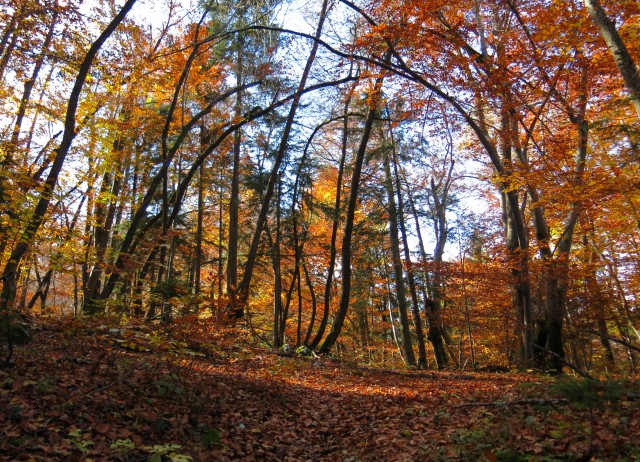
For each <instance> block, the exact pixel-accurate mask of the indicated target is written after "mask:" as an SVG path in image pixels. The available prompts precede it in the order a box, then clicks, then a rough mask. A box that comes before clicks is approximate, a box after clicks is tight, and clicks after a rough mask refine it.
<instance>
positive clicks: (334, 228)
mask: <svg viewBox="0 0 640 462" xmlns="http://www.w3.org/2000/svg"><path fill="white" fill-rule="evenodd" d="M354 90H355V84H354V85H353V86H351V87H350V88H349V92H348V93H347V97H346V98H345V101H344V108H343V116H344V119H343V122H342V150H341V154H340V162H339V164H338V178H337V180H336V197H335V201H334V206H333V219H332V221H331V242H330V244H329V266H328V268H327V280H326V282H325V286H324V298H323V302H322V307H323V311H322V319H321V320H320V326H319V327H318V332H317V333H316V335H315V337H314V338H313V340H312V342H311V344H310V345H309V347H310V348H311V349H312V350H315V349H316V348H317V347H318V345H319V344H320V342H321V341H322V337H323V336H324V332H325V330H326V328H327V324H328V321H329V307H330V304H331V291H332V289H333V273H334V271H335V268H336V254H337V245H336V244H337V242H338V228H339V226H340V207H341V205H342V181H343V177H344V167H345V163H346V159H347V144H348V141H349V131H348V129H349V117H348V116H347V114H348V113H349V106H350V105H351V98H352V97H353V92H354Z"/></svg>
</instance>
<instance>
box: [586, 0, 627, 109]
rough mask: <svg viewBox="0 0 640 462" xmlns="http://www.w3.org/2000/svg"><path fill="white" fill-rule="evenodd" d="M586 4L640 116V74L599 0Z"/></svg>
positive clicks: (592, 0) (589, 0)
mask: <svg viewBox="0 0 640 462" xmlns="http://www.w3.org/2000/svg"><path fill="white" fill-rule="evenodd" d="M584 6H585V7H586V8H587V11H588V12H589V16H591V19H592V20H593V22H594V23H595V24H596V25H597V26H598V27H599V28H600V34H602V38H604V41H605V42H607V46H608V47H609V51H611V54H612V55H613V59H614V61H615V62H616V66H618V70H619V71H620V75H622V78H623V79H624V84H625V86H626V87H627V90H628V91H629V94H630V96H631V102H632V103H633V106H634V107H635V109H636V113H637V114H638V117H639V118H640V75H639V74H638V69H637V68H636V65H635V63H634V61H633V58H631V55H630V54H629V50H627V47H626V46H625V44H624V42H623V41H622V38H621V37H620V34H618V31H617V29H616V26H615V24H614V23H613V21H612V20H611V19H610V18H609V16H607V13H606V12H605V11H604V8H602V5H600V2H599V0H584Z"/></svg>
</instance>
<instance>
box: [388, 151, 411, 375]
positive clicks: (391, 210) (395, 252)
mask: <svg viewBox="0 0 640 462" xmlns="http://www.w3.org/2000/svg"><path fill="white" fill-rule="evenodd" d="M390 164H391V163H390V161H389V154H388V153H387V154H385V156H384V173H385V188H386V190H387V209H388V214H389V242H390V244H391V257H392V266H393V279H394V285H395V292H396V298H397V300H398V313H399V315H400V326H401V327H402V349H403V350H404V358H405V361H406V362H407V364H408V365H409V366H415V364H416V358H415V355H414V353H413V345H412V339H411V329H410V328H409V316H408V309H407V294H406V288H405V285H404V272H403V270H402V257H401V256H400V239H399V237H398V234H399V233H398V209H397V207H396V200H395V194H394V188H393V178H392V176H391V165H390Z"/></svg>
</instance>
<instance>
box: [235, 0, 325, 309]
mask: <svg viewBox="0 0 640 462" xmlns="http://www.w3.org/2000/svg"><path fill="white" fill-rule="evenodd" d="M327 9H328V0H324V2H323V4H322V11H321V12H320V18H319V20H318V26H317V28H316V32H315V38H316V40H314V42H313V45H312V47H311V52H310V54H309V57H308V59H307V63H306V65H305V68H304V70H303V72H302V76H301V78H300V82H299V83H298V91H297V92H296V93H295V96H294V97H293V100H292V102H291V107H290V108H289V114H288V115H287V119H286V121H285V124H284V128H283V130H282V138H281V139H280V145H279V147H278V151H277V153H276V156H275V159H274V160H273V166H272V169H271V174H270V175H269V181H268V183H267V187H266V190H265V193H264V197H263V198H262V204H261V205H260V211H259V213H258V218H257V220H256V227H255V230H254V234H253V238H252V240H251V246H250V247H249V253H248V255H247V259H246V264H245V270H244V274H243V276H242V280H241V281H240V283H239V285H238V287H237V289H236V290H235V291H234V292H233V294H234V298H237V300H236V306H233V307H232V312H231V313H229V314H230V315H231V316H233V317H241V316H242V314H243V311H244V305H246V303H247V301H248V299H249V289H250V285H251V279H252V277H253V270H254V267H255V264H256V258H257V255H258V248H259V246H260V237H261V236H262V231H263V228H264V226H265V223H266V221H267V214H268V212H269V205H270V203H271V198H272V197H273V193H274V189H275V184H276V181H277V178H278V175H279V173H280V167H281V165H282V162H283V160H284V157H285V155H286V153H287V148H288V145H289V137H290V135H291V130H292V128H293V122H294V120H295V116H296V112H297V110H298V106H299V105H300V97H301V95H302V91H303V90H304V88H305V87H306V85H307V80H308V78H309V73H310V72H311V67H312V66H313V62H314V61H315V58H316V53H317V51H318V41H317V40H318V39H319V38H320V35H321V34H322V28H323V25H324V21H325V18H326V14H327ZM236 294H237V297H236Z"/></svg>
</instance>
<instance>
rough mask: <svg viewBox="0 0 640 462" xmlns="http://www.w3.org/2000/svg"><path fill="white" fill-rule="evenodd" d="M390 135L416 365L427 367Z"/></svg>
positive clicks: (402, 200)
mask: <svg viewBox="0 0 640 462" xmlns="http://www.w3.org/2000/svg"><path fill="white" fill-rule="evenodd" d="M389 133H390V137H391V145H392V155H393V159H392V161H393V177H394V180H395V193H396V195H397V196H398V211H399V213H398V225H399V228H400V236H401V238H402V247H403V250H404V259H405V262H406V264H407V280H408V282H409V293H410V294H411V314H412V316H413V325H414V327H415V330H416V339H417V342H418V367H421V368H422V367H427V350H426V348H425V339H424V330H423V329H422V317H421V316H420V307H419V302H418V291H417V289H416V281H415V277H414V271H413V264H412V262H411V252H410V250H409V242H408V239H407V227H406V223H405V219H404V210H405V206H404V198H403V194H402V187H401V184H400V175H399V173H398V170H399V169H398V163H399V162H398V156H397V153H396V143H395V140H394V136H393V130H392V127H391V126H390V127H389Z"/></svg>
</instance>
